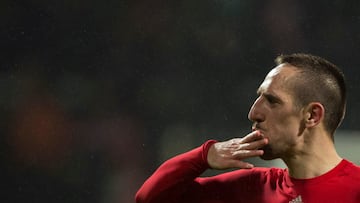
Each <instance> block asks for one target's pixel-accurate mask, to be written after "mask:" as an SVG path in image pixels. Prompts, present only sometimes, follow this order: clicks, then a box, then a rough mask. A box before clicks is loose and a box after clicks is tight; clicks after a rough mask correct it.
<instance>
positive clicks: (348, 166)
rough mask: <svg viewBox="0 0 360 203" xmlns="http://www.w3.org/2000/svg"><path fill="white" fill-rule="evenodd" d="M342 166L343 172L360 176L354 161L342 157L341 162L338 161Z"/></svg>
mask: <svg viewBox="0 0 360 203" xmlns="http://www.w3.org/2000/svg"><path fill="white" fill-rule="evenodd" d="M340 164H341V165H342V167H343V170H342V171H343V172H344V173H345V174H353V175H356V176H358V177H360V166H358V165H355V164H354V163H352V162H350V161H348V160H346V159H343V160H342V162H341V163H340Z"/></svg>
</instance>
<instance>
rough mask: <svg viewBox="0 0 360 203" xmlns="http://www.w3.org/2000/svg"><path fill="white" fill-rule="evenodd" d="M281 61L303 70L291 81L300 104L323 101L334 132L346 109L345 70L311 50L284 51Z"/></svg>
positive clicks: (327, 121) (327, 125)
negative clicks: (307, 52)
mask: <svg viewBox="0 0 360 203" xmlns="http://www.w3.org/2000/svg"><path fill="white" fill-rule="evenodd" d="M275 63H276V64H277V65H280V64H284V63H287V64H290V65H292V66H294V67H295V68H297V69H298V70H299V73H300V74H299V75H296V76H295V77H294V80H293V81H295V82H294V83H292V84H293V85H290V86H292V87H290V88H291V89H292V90H293V93H294V100H295V103H296V104H297V105H299V106H300V107H304V106H306V105H307V104H309V103H311V102H320V103H321V104H322V105H323V106H324V108H325V115H324V125H325V129H326V130H327V131H328V132H329V133H330V134H331V136H332V139H334V137H333V134H334V132H335V130H336V129H337V128H338V127H339V126H340V124H341V122H342V120H343V119H344V116H345V111H346V84H345V77H344V74H343V72H342V71H341V70H340V69H339V68H338V67H337V66H336V65H334V64H333V63H331V62H329V61H327V60H325V59H324V58H321V57H319V56H314V55H311V54H304V53H295V54H290V55H280V56H278V57H277V58H276V59H275Z"/></svg>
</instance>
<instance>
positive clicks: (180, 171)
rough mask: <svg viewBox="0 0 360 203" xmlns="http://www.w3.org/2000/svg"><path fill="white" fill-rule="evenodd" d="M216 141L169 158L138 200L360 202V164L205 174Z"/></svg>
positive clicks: (148, 202) (176, 202)
mask: <svg viewBox="0 0 360 203" xmlns="http://www.w3.org/2000/svg"><path fill="white" fill-rule="evenodd" d="M213 143H214V142H213V141H208V142H206V143H205V144H203V145H202V146H201V147H198V148H196V149H194V150H192V151H189V152H186V153H184V154H181V155H178V156H176V157H174V158H172V159H169V160H168V161H166V162H164V163H163V164H162V165H161V166H160V167H159V168H158V169H157V170H156V171H155V173H154V174H153V175H152V176H151V177H150V178H149V179H148V180H146V181H145V183H144V184H143V186H142V187H141V188H140V190H139V191H138V192H137V194H136V202H137V203H145V202H146V203H242V202H246V203H255V202H256V203H261V202H269V203H272V202H273V203H283V202H284V203H285V202H286V203H360V167H358V166H356V165H354V164H352V163H351V162H349V161H347V160H345V159H344V160H342V161H341V162H340V163H339V164H338V165H337V166H336V167H335V168H333V169H332V170H330V171H329V172H327V173H325V174H323V175H321V176H318V177H315V178H310V179H294V178H291V177H290V176H289V173H288V170H287V169H280V168H253V169H239V170H235V171H232V172H227V173H223V174H220V175H216V176H213V177H199V176H200V175H201V174H202V173H203V172H204V171H205V170H206V169H208V168H209V166H208V163H207V158H206V157H207V151H208V149H209V147H210V146H211V144H213Z"/></svg>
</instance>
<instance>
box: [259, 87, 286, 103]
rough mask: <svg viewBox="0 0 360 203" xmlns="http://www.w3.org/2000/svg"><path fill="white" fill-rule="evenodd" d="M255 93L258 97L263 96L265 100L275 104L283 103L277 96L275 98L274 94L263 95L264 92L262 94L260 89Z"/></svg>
mask: <svg viewBox="0 0 360 203" xmlns="http://www.w3.org/2000/svg"><path fill="white" fill-rule="evenodd" d="M256 93H257V94H258V95H261V94H262V95H263V96H264V97H265V98H266V99H267V100H271V101H275V102H278V103H282V102H283V101H282V100H281V99H280V97H279V96H277V95H276V94H271V93H265V92H262V88H261V87H259V88H258V90H257V91H256Z"/></svg>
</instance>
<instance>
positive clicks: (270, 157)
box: [260, 145, 279, 160]
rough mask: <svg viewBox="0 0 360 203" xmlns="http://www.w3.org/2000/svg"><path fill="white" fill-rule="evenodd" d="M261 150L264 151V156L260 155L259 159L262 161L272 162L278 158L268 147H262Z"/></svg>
mask: <svg viewBox="0 0 360 203" xmlns="http://www.w3.org/2000/svg"><path fill="white" fill-rule="evenodd" d="M262 150H264V154H263V155H261V156H260V158H261V159H263V160H273V159H277V158H279V157H278V156H276V155H275V154H274V153H273V150H272V148H271V147H270V146H269V145H266V146H265V147H263V148H262Z"/></svg>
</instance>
